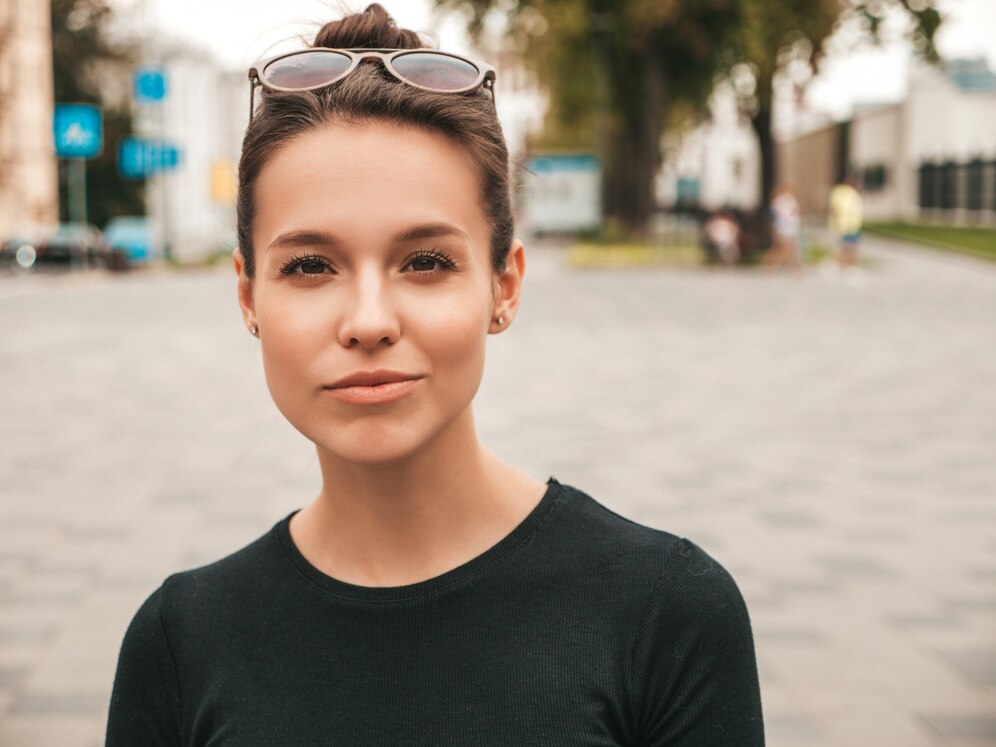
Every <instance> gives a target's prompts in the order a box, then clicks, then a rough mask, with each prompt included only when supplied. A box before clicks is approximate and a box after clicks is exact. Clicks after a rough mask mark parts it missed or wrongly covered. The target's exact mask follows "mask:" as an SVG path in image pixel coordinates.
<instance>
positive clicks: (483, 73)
mask: <svg viewBox="0 0 996 747" xmlns="http://www.w3.org/2000/svg"><path fill="white" fill-rule="evenodd" d="M314 52H334V53H335V54H337V55H342V56H344V57H348V58H349V59H350V63H349V67H347V68H346V69H345V70H344V71H343V72H342V73H341V74H340V75H338V76H336V77H335V78H332V80H329V81H325V82H323V83H318V84H316V85H313V86H301V87H294V88H286V87H284V86H277V85H273V84H272V83H268V82H266V80H265V79H264V77H263V76H264V75H265V73H266V68H267V66H269V65H270V64H272V63H274V62H276V61H277V60H283V59H287V58H288V57H296V56H297V55H302V54H311V53H314ZM412 54H431V55H433V56H436V57H449V58H451V59H454V60H459V61H460V62H466V63H467V64H468V65H471V66H472V67H474V68H475V69H476V70H477V78H476V79H475V80H474V82H473V83H472V84H470V85H468V86H464V87H463V88H455V89H453V90H444V89H439V88H431V87H429V86H423V85H419V84H418V83H415V82H413V81H411V80H409V79H408V78H406V77H404V76H403V75H401V74H400V73H399V72H398V71H397V70H395V69H394V66H393V65H392V64H391V63H392V62H393V61H394V60H395V59H396V58H398V57H405V56H406V55H412ZM370 58H373V59H377V60H380V61H381V64H383V65H384V69H385V70H387V71H388V72H389V73H390V74H391V75H392V76H394V77H395V78H396V79H397V80H400V81H401V82H402V83H405V84H406V85H409V86H412V87H414V88H420V89H422V90H423V91H432V92H433V93H456V94H460V93H472V92H474V91H476V90H478V89H480V88H485V89H487V90H488V91H490V92H491V100H492V102H494V100H495V89H494V85H495V69H494V67H493V66H492V65H488V64H486V63H483V62H478V61H477V60H472V59H470V58H469V57H463V56H462V55H458V54H453V53H452V52H442V51H440V50H438V49H432V48H429V47H418V48H416V49H334V48H332V47H309V48H308V49H298V50H296V51H294V52H284V53H283V54H278V55H274V56H272V57H267V58H265V59H262V60H258V61H256V62H254V63H253V64H252V66H251V67H250V68H249V122H250V123H251V122H252V116H253V113H254V109H255V106H254V103H255V101H254V94H255V92H256V87H257V86H259V87H260V88H265V89H266V90H268V91H281V92H286V93H293V92H296V91H315V90H318V89H319V88H325V87H326V86H330V85H332V84H333V83H338V82H339V81H340V80H343V79H344V78H346V77H348V76H349V75H351V74H352V73H353V71H354V70H356V68H357V67H359V65H360V63H361V62H363V60H366V59H370Z"/></svg>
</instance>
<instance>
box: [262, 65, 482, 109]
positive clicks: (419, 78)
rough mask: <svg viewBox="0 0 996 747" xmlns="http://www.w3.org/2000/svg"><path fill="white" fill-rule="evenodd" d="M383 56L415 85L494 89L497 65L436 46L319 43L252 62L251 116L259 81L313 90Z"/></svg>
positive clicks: (276, 87)
mask: <svg viewBox="0 0 996 747" xmlns="http://www.w3.org/2000/svg"><path fill="white" fill-rule="evenodd" d="M370 58H372V59H376V60H380V62H381V64H383V65H384V69H385V70H387V71H388V72H389V73H390V74H391V75H393V76H394V77H395V78H397V79H398V80H400V81H401V82H402V83H407V84H408V85H410V86H415V88H421V89H423V90H426V91H435V92H437V93H473V92H475V91H477V90H478V89H480V88H487V89H488V90H489V91H491V98H492V101H493V100H494V95H495V94H494V83H495V69H494V68H493V67H492V66H491V65H485V64H483V63H481V62H474V61H473V60H470V59H467V58H466V57H461V56H459V55H455V54H450V53H449V52H440V51H439V50H436V49H328V48H326V47H314V48H312V49H302V50H300V51H297V52H287V53H285V54H281V55H277V56H275V57H269V58H267V59H265V60H260V61H259V62H257V63H255V64H254V65H253V66H252V67H250V68H249V121H250V122H252V115H253V108H254V107H253V95H254V93H255V91H256V86H262V87H263V88H265V89H267V90H269V91H313V90H315V89H316V88H324V87H325V86H328V85H331V84H332V83H335V82H336V81H339V80H342V79H343V78H345V77H346V76H347V75H349V74H350V73H351V72H353V71H354V70H355V69H356V68H357V67H358V66H359V64H360V62H362V61H363V60H366V59H370Z"/></svg>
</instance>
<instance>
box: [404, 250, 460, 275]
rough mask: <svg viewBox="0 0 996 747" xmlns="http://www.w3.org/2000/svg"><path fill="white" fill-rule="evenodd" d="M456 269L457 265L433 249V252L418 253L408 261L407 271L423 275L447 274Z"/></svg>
mask: <svg viewBox="0 0 996 747" xmlns="http://www.w3.org/2000/svg"><path fill="white" fill-rule="evenodd" d="M455 268H456V263H455V262H454V261H453V260H452V259H450V258H449V257H447V256H446V255H445V254H443V253H442V252H440V251H438V250H436V249H433V250H432V251H431V252H418V253H417V254H416V255H415V256H414V257H412V258H411V259H410V260H408V264H407V265H405V268H404V269H405V270H408V271H410V272H418V273H423V274H428V273H433V272H446V271H449V270H453V269H455Z"/></svg>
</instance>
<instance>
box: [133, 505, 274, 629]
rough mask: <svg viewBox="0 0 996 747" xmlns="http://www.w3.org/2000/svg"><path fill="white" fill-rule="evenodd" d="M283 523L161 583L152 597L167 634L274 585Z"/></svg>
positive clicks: (237, 603) (255, 595)
mask: <svg viewBox="0 0 996 747" xmlns="http://www.w3.org/2000/svg"><path fill="white" fill-rule="evenodd" d="M283 521H286V519H284V520H283ZM282 523H283V522H280V523H278V524H277V525H276V526H275V527H274V528H273V529H271V530H270V531H269V532H267V533H266V534H264V535H263V536H261V537H259V538H258V539H256V540H254V541H253V542H251V543H250V544H248V545H246V546H245V547H243V548H241V549H240V550H238V551H236V552H234V553H232V554H230V555H228V556H226V557H224V558H221V559H220V560H217V561H215V562H213V563H210V564H208V565H205V566H201V567H199V568H192V569H189V570H185V571H181V572H179V573H174V574H173V575H171V576H169V577H168V578H167V579H166V580H165V581H163V584H162V586H161V587H160V588H159V590H158V591H157V592H156V593H155V594H153V597H155V598H157V599H158V604H159V608H160V615H161V617H162V620H163V624H164V625H165V626H166V628H167V632H170V631H169V629H170V628H171V627H172V626H173V625H176V624H180V623H182V622H183V621H184V620H189V619H196V618H199V617H201V616H202V615H215V614H218V613H219V612H223V611H224V610H226V609H227V608H228V607H230V606H231V605H232V604H236V606H238V605H239V604H241V603H242V602H244V601H245V600H247V599H251V598H254V597H257V596H258V595H259V594H260V593H261V592H262V591H263V590H264V589H266V588H267V586H269V585H270V584H273V583H275V582H276V581H275V576H277V575H279V573H280V570H281V568H282V567H283V566H282V564H281V563H280V558H281V557H282V554H281V550H280V548H279V542H278V539H277V536H276V533H277V528H278V527H279V526H280V525H281V524H282Z"/></svg>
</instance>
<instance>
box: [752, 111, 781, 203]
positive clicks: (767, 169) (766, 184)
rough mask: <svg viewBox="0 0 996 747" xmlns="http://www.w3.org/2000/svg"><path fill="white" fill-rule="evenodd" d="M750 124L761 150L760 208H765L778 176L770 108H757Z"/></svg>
mask: <svg viewBox="0 0 996 747" xmlns="http://www.w3.org/2000/svg"><path fill="white" fill-rule="evenodd" d="M750 124H751V127H753V128H754V132H755V133H756V134H757V142H758V145H759V146H760V150H761V175H760V176H761V183H760V187H761V209H762V210H767V209H768V208H769V207H770V206H771V193H772V192H773V191H774V189H775V180H776V178H777V176H778V172H777V168H778V164H777V161H776V158H777V154H776V153H775V138H774V136H773V135H772V134H771V109H770V108H768V109H765V108H764V107H761V108H759V109H758V111H757V113H756V114H755V115H754V116H752V117H751V118H750Z"/></svg>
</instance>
